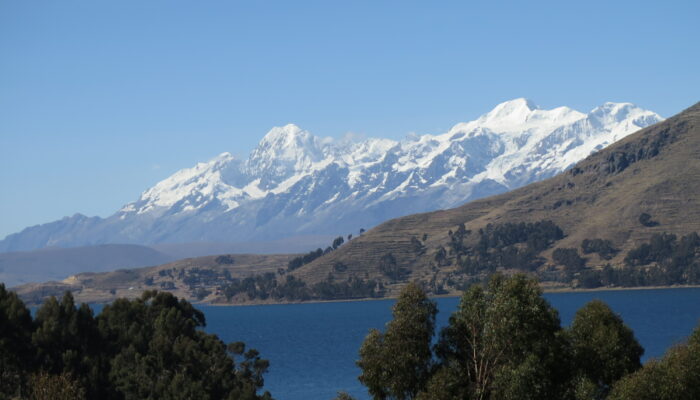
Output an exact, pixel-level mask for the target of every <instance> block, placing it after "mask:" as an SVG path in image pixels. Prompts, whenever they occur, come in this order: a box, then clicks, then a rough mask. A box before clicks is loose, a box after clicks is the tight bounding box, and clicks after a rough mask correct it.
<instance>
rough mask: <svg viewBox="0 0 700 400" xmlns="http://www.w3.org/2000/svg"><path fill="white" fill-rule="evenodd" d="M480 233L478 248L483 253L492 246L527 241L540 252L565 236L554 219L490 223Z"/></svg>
mask: <svg viewBox="0 0 700 400" xmlns="http://www.w3.org/2000/svg"><path fill="white" fill-rule="evenodd" d="M479 234H480V235H481V239H480V241H479V247H478V249H479V251H480V252H482V253H483V252H486V251H488V249H490V248H494V249H500V248H504V247H507V246H511V245H514V244H516V243H526V244H527V246H528V247H529V248H531V249H532V250H534V251H536V252H539V251H542V250H544V249H546V248H548V247H550V246H551V245H552V243H554V242H555V241H557V240H560V239H562V238H563V237H564V232H563V231H562V230H561V228H559V227H558V226H557V225H556V224H554V222H552V221H540V222H535V223H525V222H521V223H518V224H515V223H506V224H502V225H491V224H489V225H488V226H486V229H483V230H479Z"/></svg>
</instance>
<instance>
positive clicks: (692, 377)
mask: <svg viewBox="0 0 700 400" xmlns="http://www.w3.org/2000/svg"><path fill="white" fill-rule="evenodd" d="M608 399H610V400H633V399H634V400H694V399H700V325H699V326H698V327H696V328H695V331H694V332H693V334H692V336H691V337H690V339H689V340H688V343H687V344H684V345H679V346H675V347H673V348H671V349H670V350H669V351H667V352H666V354H665V355H664V357H663V358H662V359H661V360H652V361H649V362H648V363H646V364H645V365H644V367H643V368H642V369H640V370H638V371H637V372H635V373H632V374H629V375H627V376H625V377H624V378H622V379H620V380H619V381H618V382H617V383H615V385H614V386H613V389H612V391H611V392H610V395H609V396H608Z"/></svg>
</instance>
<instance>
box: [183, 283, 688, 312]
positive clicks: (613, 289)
mask: <svg viewBox="0 0 700 400" xmlns="http://www.w3.org/2000/svg"><path fill="white" fill-rule="evenodd" d="M540 287H541V286H540ZM697 288H700V285H672V286H633V287H598V288H564V287H562V288H542V292H543V293H589V292H617V291H632V290H659V289H664V290H672V289H697ZM461 295H462V294H461V293H449V294H440V295H435V296H428V297H429V298H431V299H441V298H456V297H460V296H461ZM396 298H397V297H396V296H389V297H378V298H371V297H369V298H361V299H334V300H309V301H272V302H251V303H204V302H202V303H195V302H192V304H194V305H202V306H214V307H248V306H272V305H292V304H316V303H354V302H359V301H381V300H395V299H396Z"/></svg>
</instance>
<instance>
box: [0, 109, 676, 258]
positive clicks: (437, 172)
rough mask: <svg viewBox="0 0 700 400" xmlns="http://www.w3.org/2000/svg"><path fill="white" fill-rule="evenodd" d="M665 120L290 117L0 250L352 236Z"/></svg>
mask: <svg viewBox="0 0 700 400" xmlns="http://www.w3.org/2000/svg"><path fill="white" fill-rule="evenodd" d="M661 120H662V118H661V117H660V116H659V115H658V114H656V113H654V112H651V111H647V110H643V109H641V108H639V107H636V106H634V105H633V104H629V103H605V104H603V105H602V106H600V107H597V108H595V109H594V110H592V111H591V112H589V113H587V114H585V113H581V112H579V111H576V110H572V109H570V108H567V107H558V108H555V109H552V110H544V109H541V108H539V107H537V106H536V105H535V104H534V103H532V102H531V101H529V100H526V99H515V100H511V101H507V102H504V103H501V104H499V105H497V106H496V107H495V108H494V109H493V110H492V111H490V112H489V113H487V114H484V115H482V116H481V117H479V118H478V119H476V120H474V121H470V122H465V123H459V124H457V125H455V126H454V127H452V129H450V130H449V131H448V132H445V133H442V134H438V135H429V134H426V135H422V136H412V137H409V138H407V139H405V140H403V141H400V142H397V141H393V140H388V139H375V138H372V139H366V140H349V139H343V140H333V139H330V138H320V137H317V136H314V135H312V134H311V133H310V132H308V131H305V130H303V129H302V128H300V127H298V126H296V125H293V124H289V125H286V126H283V127H275V128H273V129H271V130H270V131H269V132H268V133H267V134H266V135H265V137H264V138H263V139H262V140H261V141H260V143H259V145H258V146H257V148H256V149H255V150H253V152H252V153H251V154H250V157H249V158H248V159H247V160H241V159H237V158H235V157H233V156H232V155H231V154H229V153H222V154H221V155H219V156H217V157H215V158H214V159H212V160H210V161H208V162H203V163H199V164H197V165H196V166H194V167H192V168H187V169H183V170H181V171H178V172H177V173H175V174H173V175H172V176H170V177H168V178H166V179H165V180H163V181H161V182H159V183H158V184H156V185H155V186H153V187H152V188H150V189H148V190H146V191H145V192H143V194H142V195H141V197H140V198H139V199H138V200H136V201H135V202H133V203H129V204H127V205H125V206H124V207H123V208H122V209H121V210H119V211H117V212H116V213H115V214H113V215H112V216H110V217H108V218H99V217H92V218H88V217H86V216H83V215H80V214H76V215H74V216H72V217H66V218H64V219H61V220H59V221H55V222H51V223H48V224H44V225H38V226H34V227H30V228H27V229H25V230H23V231H22V232H19V233H16V234H12V235H9V236H8V237H7V238H5V239H4V240H3V241H0V251H14V250H29V249H35V248H41V247H45V246H60V247H69V246H78V245H90V244H102V243H139V244H154V243H178V242H193V241H216V242H243V241H251V240H270V239H278V238H283V237H290V236H295V235H309V234H316V235H318V234H327V235H337V234H348V233H356V232H357V231H358V230H359V229H360V228H365V229H368V228H371V227H372V226H374V225H376V224H378V223H380V222H383V221H385V220H387V219H390V218H394V217H398V216H401V215H406V214H410V213H416V212H423V211H430V210H435V209H440V208H449V207H454V206H458V205H461V204H463V203H465V202H467V201H470V200H473V199H477V198H480V197H485V196H489V195H492V194H497V193H502V192H505V191H507V190H511V189H515V188H518V187H520V186H523V185H526V184H528V183H531V182H534V181H538V180H542V179H545V178H548V177H551V176H553V175H555V174H557V173H559V172H561V171H564V170H565V169H567V168H568V167H570V166H572V165H573V164H574V163H576V162H578V161H579V160H581V159H583V158H585V157H586V156H588V155H589V154H591V153H592V152H595V151H597V150H599V149H602V148H603V147H605V146H608V145H609V144H611V143H613V142H615V141H617V140H619V139H621V138H623V137H625V136H627V135H629V134H631V133H633V132H635V131H637V130H638V129H640V128H643V127H646V126H649V125H652V124H654V123H656V122H659V121H661Z"/></svg>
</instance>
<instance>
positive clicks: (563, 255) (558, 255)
mask: <svg viewBox="0 0 700 400" xmlns="http://www.w3.org/2000/svg"><path fill="white" fill-rule="evenodd" d="M552 259H553V260H554V262H555V263H557V264H559V265H563V266H564V267H566V269H567V271H569V272H572V273H575V272H579V271H580V270H582V269H583V267H585V266H586V260H585V259H583V258H581V256H579V255H578V251H577V250H576V249H570V248H559V249H554V252H552Z"/></svg>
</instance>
